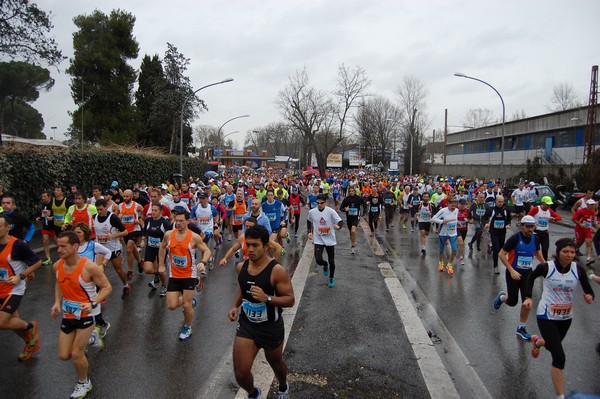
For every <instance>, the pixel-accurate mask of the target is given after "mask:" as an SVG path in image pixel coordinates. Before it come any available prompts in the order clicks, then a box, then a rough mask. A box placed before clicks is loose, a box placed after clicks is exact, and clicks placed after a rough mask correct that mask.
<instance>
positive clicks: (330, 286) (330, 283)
mask: <svg viewBox="0 0 600 399" xmlns="http://www.w3.org/2000/svg"><path fill="white" fill-rule="evenodd" d="M334 286H335V279H334V278H330V279H329V285H328V287H329V288H333V287H334Z"/></svg>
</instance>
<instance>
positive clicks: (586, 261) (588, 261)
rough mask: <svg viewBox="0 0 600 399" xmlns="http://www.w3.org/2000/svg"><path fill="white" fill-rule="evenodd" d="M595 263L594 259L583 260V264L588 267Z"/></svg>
mask: <svg viewBox="0 0 600 399" xmlns="http://www.w3.org/2000/svg"><path fill="white" fill-rule="evenodd" d="M595 261H596V259H593V258H589V257H588V258H587V259H586V260H585V264H586V265H588V266H589V265H591V264H592V263H594V262H595Z"/></svg>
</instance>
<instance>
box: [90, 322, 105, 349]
mask: <svg viewBox="0 0 600 399" xmlns="http://www.w3.org/2000/svg"><path fill="white" fill-rule="evenodd" d="M100 333H101V331H100V327H98V326H96V327H95V328H94V330H93V331H92V335H90V339H89V340H88V345H89V346H90V347H92V348H94V349H97V350H98V352H101V351H102V350H103V349H104V340H103V339H102V338H101V337H100Z"/></svg>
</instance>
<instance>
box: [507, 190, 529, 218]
mask: <svg viewBox="0 0 600 399" xmlns="http://www.w3.org/2000/svg"><path fill="white" fill-rule="evenodd" d="M510 198H511V199H512V202H513V204H514V206H515V216H516V217H517V220H521V218H522V217H523V215H524V214H525V201H526V199H527V198H528V193H527V190H526V189H525V184H524V183H523V182H521V183H519V188H518V189H516V190H513V192H512V194H511V195H510ZM517 227H519V223H517Z"/></svg>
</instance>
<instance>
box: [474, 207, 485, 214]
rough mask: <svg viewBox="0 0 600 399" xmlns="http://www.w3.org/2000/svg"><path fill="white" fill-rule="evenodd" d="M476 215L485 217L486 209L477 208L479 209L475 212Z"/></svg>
mask: <svg viewBox="0 0 600 399" xmlns="http://www.w3.org/2000/svg"><path fill="white" fill-rule="evenodd" d="M475 214H476V215H477V216H483V215H485V209H481V208H477V209H476V210H475Z"/></svg>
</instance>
